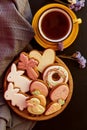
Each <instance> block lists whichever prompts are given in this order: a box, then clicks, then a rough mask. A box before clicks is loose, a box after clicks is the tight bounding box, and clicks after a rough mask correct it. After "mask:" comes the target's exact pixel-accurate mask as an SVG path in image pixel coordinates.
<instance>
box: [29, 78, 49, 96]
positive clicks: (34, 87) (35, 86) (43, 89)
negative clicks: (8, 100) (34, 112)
mask: <svg viewBox="0 0 87 130" xmlns="http://www.w3.org/2000/svg"><path fill="white" fill-rule="evenodd" d="M38 91H39V92H38ZM30 92H31V93H32V94H35V92H38V93H39V94H42V95H44V96H45V97H46V96H47V95H48V88H47V86H46V85H45V83H44V82H43V81H42V80H35V81H33V82H32V83H31V84H30Z"/></svg>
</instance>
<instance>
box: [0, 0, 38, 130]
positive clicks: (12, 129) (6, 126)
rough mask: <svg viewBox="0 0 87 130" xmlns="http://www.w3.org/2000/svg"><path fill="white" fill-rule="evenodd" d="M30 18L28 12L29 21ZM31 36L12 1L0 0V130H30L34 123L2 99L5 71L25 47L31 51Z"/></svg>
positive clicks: (32, 34) (30, 30)
mask: <svg viewBox="0 0 87 130" xmlns="http://www.w3.org/2000/svg"><path fill="white" fill-rule="evenodd" d="M28 7H29V9H28V11H29V10H30V6H28ZM26 16H29V15H26ZM31 16H32V15H31V10H30V16H29V20H30V21H31V19H30V18H31ZM27 18H28V17H27ZM33 36H34V31H33V28H32V26H31V25H30V23H29V21H27V20H26V19H25V18H24V17H23V15H21V14H20V13H19V11H18V10H17V8H16V6H15V4H14V3H13V2H12V0H0V130H20V129H21V130H31V129H32V127H33V126H34V125H35V123H36V122H35V121H29V120H26V119H24V118H21V117H20V116H18V115H16V114H15V113H14V112H13V111H12V110H11V109H10V108H9V107H8V106H7V104H6V102H5V101H4V98H3V76H4V74H5V70H6V68H7V67H8V66H9V64H10V63H11V62H12V61H13V59H14V58H15V57H16V56H17V55H18V54H19V53H20V52H21V51H23V50H24V48H26V46H27V47H28V48H29V49H31V47H30V45H29V42H30V41H31V39H32V38H33Z"/></svg>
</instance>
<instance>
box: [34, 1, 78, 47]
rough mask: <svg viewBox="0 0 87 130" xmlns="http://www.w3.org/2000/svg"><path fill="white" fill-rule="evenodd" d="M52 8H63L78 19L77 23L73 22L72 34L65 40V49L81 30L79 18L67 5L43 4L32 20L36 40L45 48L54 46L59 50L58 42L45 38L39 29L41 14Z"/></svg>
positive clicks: (75, 19) (74, 19)
mask: <svg viewBox="0 0 87 130" xmlns="http://www.w3.org/2000/svg"><path fill="white" fill-rule="evenodd" d="M50 8H61V9H63V10H65V11H66V12H67V13H68V14H69V15H70V16H71V18H72V19H73V21H77V22H75V23H73V29H72V32H71V34H70V35H69V37H68V38H67V39H65V40H64V41H63V44H64V45H63V46H64V49H65V48H67V47H69V46H70V45H71V44H72V43H73V42H74V41H75V39H76V37H77V35H78V32H79V24H80V23H79V22H78V21H79V20H78V18H77V17H76V15H75V13H74V12H73V11H72V10H71V9H69V8H68V7H66V6H65V5H62V4H55V3H53V4H47V5H45V6H43V7H42V8H40V9H39V10H38V11H37V12H36V14H35V15H34V18H33V21H32V27H33V28H34V32H35V36H34V38H35V40H36V41H37V43H38V44H40V45H41V46H42V47H44V48H52V49H54V50H58V44H57V43H53V42H49V41H47V40H46V39H44V38H43V37H42V36H41V35H40V33H39V30H38V20H39V17H40V16H41V14H42V13H43V12H44V11H46V10H47V9H50Z"/></svg>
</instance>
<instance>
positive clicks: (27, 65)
mask: <svg viewBox="0 0 87 130" xmlns="http://www.w3.org/2000/svg"><path fill="white" fill-rule="evenodd" d="M19 60H20V61H19V62H18V68H19V69H22V70H26V71H27V75H28V77H29V78H30V79H32V80H35V79H37V78H38V73H37V72H36V71H35V68H36V67H37V66H38V61H37V60H35V59H33V58H30V59H29V58H28V56H26V55H24V54H23V53H21V54H20V58H19Z"/></svg>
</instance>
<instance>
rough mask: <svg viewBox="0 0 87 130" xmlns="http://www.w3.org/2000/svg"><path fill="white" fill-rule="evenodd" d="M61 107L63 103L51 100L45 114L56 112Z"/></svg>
mask: <svg viewBox="0 0 87 130" xmlns="http://www.w3.org/2000/svg"><path fill="white" fill-rule="evenodd" d="M60 109H61V105H60V104H59V103H57V102H51V103H50V104H49V105H48V107H47V110H46V112H45V115H50V114H53V113H55V112H56V111H58V110H60Z"/></svg>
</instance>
